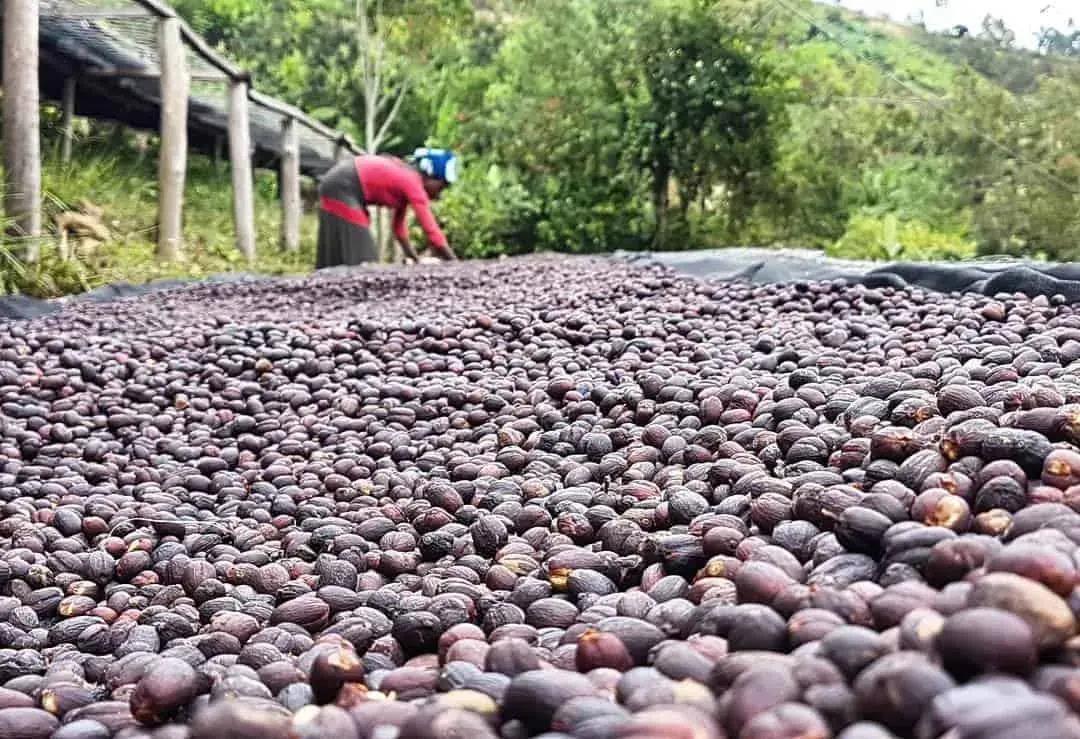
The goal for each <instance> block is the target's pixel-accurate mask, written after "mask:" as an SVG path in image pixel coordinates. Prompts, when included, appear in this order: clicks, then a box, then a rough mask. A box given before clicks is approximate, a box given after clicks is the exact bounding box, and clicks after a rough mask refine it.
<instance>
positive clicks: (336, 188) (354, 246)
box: [315, 159, 379, 269]
mask: <svg viewBox="0 0 1080 739" xmlns="http://www.w3.org/2000/svg"><path fill="white" fill-rule="evenodd" d="M319 196H320V197H325V198H332V199H333V200H337V201H339V202H340V203H343V204H344V205H347V206H349V207H350V208H353V209H356V210H364V209H365V203H364V191H363V188H362V187H361V186H360V176H359V175H358V174H357V173H356V164H355V162H354V161H353V160H352V159H349V160H347V161H343V162H339V163H338V164H336V165H334V166H333V167H332V168H331V169H330V171H329V172H327V173H326V174H325V175H324V176H323V178H322V182H320V183H319ZM377 261H379V249H378V247H377V246H376V244H375V239H374V237H373V236H372V234H371V229H370V228H368V227H367V226H362V225H359V224H357V223H352V222H350V221H347V220H345V219H344V218H340V217H338V216H336V215H333V214H331V213H327V212H326V211H325V210H322V209H321V208H320V209H319V239H318V245H317V248H316V252H315V268H316V269H322V268H324V267H337V266H339V265H352V264H363V263H364V262H377Z"/></svg>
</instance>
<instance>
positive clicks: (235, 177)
mask: <svg viewBox="0 0 1080 739" xmlns="http://www.w3.org/2000/svg"><path fill="white" fill-rule="evenodd" d="M229 162H230V164H231V165H232V187H233V221H234V222H235V224H236V246H237V248H238V249H240V253H241V254H243V255H244V257H246V258H247V260H248V262H253V261H254V260H255V193H254V184H253V182H252V172H251V123H250V120H249V118H248V84H247V82H245V81H243V80H236V81H234V82H233V83H232V84H231V85H230V86H229Z"/></svg>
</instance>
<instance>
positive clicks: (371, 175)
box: [356, 154, 447, 249]
mask: <svg viewBox="0 0 1080 739" xmlns="http://www.w3.org/2000/svg"><path fill="white" fill-rule="evenodd" d="M356 172H357V174H358V175H359V176H360V187H361V188H362V189H363V191H364V202H365V203H367V204H368V205H381V206H383V207H384V208H390V209H392V210H393V211H394V235H395V236H397V237H398V238H399V239H401V240H403V241H407V240H408V238H409V227H408V224H407V223H406V221H405V217H406V215H407V213H406V211H407V210H408V208H409V206H412V209H413V212H414V213H416V220H417V221H418V222H419V223H420V227H421V228H423V229H424V233H425V234H426V235H427V238H428V242H429V243H430V244H431V245H432V246H434V247H436V248H440V249H445V248H446V246H447V242H446V236H444V235H443V232H442V229H440V228H439V224H438V222H437V221H436V220H435V216H434V215H433V214H432V213H431V199H430V198H429V197H428V194H427V192H426V191H425V190H424V180H423V179H422V178H421V176H420V173H419V172H417V171H416V170H414V169H412V168H411V167H409V166H408V165H406V164H404V163H403V162H401V161H400V160H398V159H394V158H392V157H385V156H375V155H371V154H361V155H360V156H358V157H357V158H356Z"/></svg>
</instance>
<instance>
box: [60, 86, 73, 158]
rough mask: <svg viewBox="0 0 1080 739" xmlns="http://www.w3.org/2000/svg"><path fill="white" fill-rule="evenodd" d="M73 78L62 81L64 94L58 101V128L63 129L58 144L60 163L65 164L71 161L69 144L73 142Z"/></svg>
mask: <svg viewBox="0 0 1080 739" xmlns="http://www.w3.org/2000/svg"><path fill="white" fill-rule="evenodd" d="M76 84H77V82H76V80H75V78H74V77H68V78H67V79H66V80H64V92H63V95H62V96H61V100H60V111H61V118H60V127H61V128H62V129H63V139H62V140H61V144H60V161H61V162H63V163H64V164H67V163H68V162H70V161H71V144H72V142H73V141H74V140H75V85H76Z"/></svg>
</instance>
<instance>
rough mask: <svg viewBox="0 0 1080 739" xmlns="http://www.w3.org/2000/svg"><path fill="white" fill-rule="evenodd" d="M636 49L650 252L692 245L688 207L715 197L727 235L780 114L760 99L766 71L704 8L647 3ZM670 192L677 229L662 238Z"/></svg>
mask: <svg viewBox="0 0 1080 739" xmlns="http://www.w3.org/2000/svg"><path fill="white" fill-rule="evenodd" d="M638 43H639V45H640V48H641V50H642V55H641V60H640V64H641V73H642V75H643V76H644V79H645V87H646V89H647V90H648V93H649V105H648V107H647V108H646V109H645V113H644V120H643V122H642V125H643V133H644V142H643V149H644V157H645V161H646V163H647V166H648V168H649V171H650V175H651V177H652V183H651V184H652V188H651V189H652V205H653V209H654V212H655V213H656V228H655V234H654V237H653V243H654V245H655V246H656V247H658V248H663V247H665V246H667V245H669V244H670V243H672V241H674V243H685V241H686V240H687V239H689V238H692V233H691V229H690V219H689V217H688V214H689V210H690V208H691V206H693V205H695V204H699V203H701V202H702V201H703V200H704V199H705V198H707V197H709V196H711V195H714V194H717V193H719V194H720V195H721V197H722V199H723V201H724V202H725V204H726V210H727V212H728V215H729V219H728V220H729V222H730V223H731V230H732V231H733V232H737V230H738V228H739V226H741V221H742V217H743V215H744V214H746V213H748V212H749V211H750V210H751V209H752V207H753V200H754V198H755V196H756V195H758V194H760V193H761V192H762V191H763V190H764V187H765V183H767V182H768V180H769V179H770V170H771V168H772V164H773V160H774V149H775V143H774V129H775V127H776V126H777V125H778V124H777V121H776V119H777V118H778V117H779V115H780V106H779V105H778V104H777V103H776V102H775V101H774V100H773V99H771V98H770V93H771V92H772V91H773V90H772V77H771V70H770V69H769V68H768V66H767V65H766V64H764V63H763V62H762V60H761V59H760V55H757V54H755V51H754V48H753V46H752V44H751V43H750V42H749V41H748V40H747V39H745V38H743V37H742V36H740V35H739V34H738V33H736V32H735V31H734V30H733V29H732V28H731V27H730V26H729V25H727V24H725V23H723V22H722V21H721V19H720V16H719V14H718V13H717V12H716V8H715V4H714V3H706V2H696V1H690V2H660V3H654V5H653V12H652V13H651V14H650V16H649V17H648V18H647V19H646V22H645V23H643V24H641V26H640V27H639V41H638ZM673 182H674V183H677V189H678V207H677V219H678V223H677V224H674V226H673V228H672V232H673V233H671V234H669V226H671V224H670V223H669V220H670V219H669V210H670V205H671V204H670V200H669V195H670V193H671V190H672V184H673ZM669 236H675V239H669Z"/></svg>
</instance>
